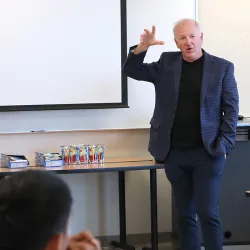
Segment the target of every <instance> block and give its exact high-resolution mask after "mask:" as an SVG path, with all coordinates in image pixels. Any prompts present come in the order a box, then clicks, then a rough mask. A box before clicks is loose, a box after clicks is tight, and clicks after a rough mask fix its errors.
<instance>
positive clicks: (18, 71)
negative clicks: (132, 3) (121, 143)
mask: <svg viewBox="0 0 250 250" xmlns="http://www.w3.org/2000/svg"><path fill="white" fill-rule="evenodd" d="M124 7H125V8H124ZM126 40H127V39H126V1H125V0H108V1H103V0H92V1H89V0H8V1H3V0H2V1H1V8H0V83H1V92H2V95H1V98H0V111H14V110H15V111H21V110H49V109H52V110H53V109H80V108H114V107H117V108H118V107H127V82H126V77H124V76H123V75H122V73H121V65H122V62H123V60H124V58H125V57H126V53H127V44H126Z"/></svg>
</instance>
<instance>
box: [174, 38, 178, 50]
mask: <svg viewBox="0 0 250 250" xmlns="http://www.w3.org/2000/svg"><path fill="white" fill-rule="evenodd" d="M174 41H175V44H176V47H177V48H178V49H179V46H178V43H177V41H176V39H174Z"/></svg>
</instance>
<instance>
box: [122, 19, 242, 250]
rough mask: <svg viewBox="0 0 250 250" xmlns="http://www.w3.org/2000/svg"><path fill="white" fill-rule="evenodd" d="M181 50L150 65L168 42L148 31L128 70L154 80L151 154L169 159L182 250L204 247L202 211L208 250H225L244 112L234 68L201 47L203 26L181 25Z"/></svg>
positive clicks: (178, 36)
mask: <svg viewBox="0 0 250 250" xmlns="http://www.w3.org/2000/svg"><path fill="white" fill-rule="evenodd" d="M173 31H174V40H175V43H176V45H177V47H178V48H179V49H180V52H164V53H162V55H161V57H160V59H159V60H158V61H157V62H153V63H143V60H144V57H145V55H146V51H147V50H148V48H149V47H150V46H153V45H161V44H164V42H163V41H158V40H156V38H155V27H154V26H153V27H152V31H151V32H150V31H149V30H146V29H145V32H144V33H143V34H142V35H141V39H140V43H139V45H137V46H134V47H131V48H130V52H129V55H128V58H127V60H126V62H125V64H124V66H123V72H124V73H125V74H126V75H127V76H129V77H131V78H133V79H136V80H139V81H148V82H152V83H153V84H154V86H155V95H156V103H155V109H154V114H153V117H152V119H151V121H150V124H151V129H150V141H149V152H150V153H151V154H152V156H153V157H154V158H155V160H156V161H158V162H164V164H165V172H166V175H167V178H168V179H169V181H170V183H171V186H172V189H173V194H174V199H175V203H176V207H177V212H178V223H179V228H180V234H181V250H198V249H199V250H200V249H201V246H200V241H199V233H198V227H197V221H196V213H197V214H198V216H199V219H200V222H201V227H202V232H203V238H204V246H205V249H206V250H221V249H222V244H223V234H222V226H221V222H220V218H219V208H218V202H219V192H220V184H221V177H222V172H223V168H224V166H225V160H226V155H227V154H228V153H229V152H230V151H231V150H232V149H233V147H234V143H235V137H236V125H237V119H238V110H239V96H238V90H237V84H236V81H235V78H234V65H233V64H232V63H231V62H229V61H227V60H225V59H222V58H218V57H216V56H213V55H210V54H208V53H207V52H206V51H204V50H203V49H202V42H203V34H202V32H201V31H200V27H199V25H198V23H197V22H195V21H194V20H190V19H183V20H180V21H178V22H177V23H176V25H175V26H174V30H173Z"/></svg>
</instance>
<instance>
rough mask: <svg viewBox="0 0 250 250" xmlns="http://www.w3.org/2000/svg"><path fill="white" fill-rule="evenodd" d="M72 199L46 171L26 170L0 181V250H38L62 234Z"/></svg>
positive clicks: (68, 190) (63, 187) (57, 177)
mask: <svg viewBox="0 0 250 250" xmlns="http://www.w3.org/2000/svg"><path fill="white" fill-rule="evenodd" d="M71 206H72V197H71V192H70V189H69V187H68V185H67V184H66V183H65V182H64V181H63V180H62V179H61V178H60V177H59V176H57V175H55V174H53V173H49V172H48V171H40V170H27V171H20V172H17V173H14V174H13V176H11V177H7V178H6V179H3V180H1V181H0V249H1V250H2V249H8V250H22V249H23V250H42V249H44V248H45V246H46V244H47V242H48V241H49V239H50V238H51V237H53V236H55V235H56V234H58V233H62V232H65V231H66V228H67V222H68V219H69V216H70V212H71Z"/></svg>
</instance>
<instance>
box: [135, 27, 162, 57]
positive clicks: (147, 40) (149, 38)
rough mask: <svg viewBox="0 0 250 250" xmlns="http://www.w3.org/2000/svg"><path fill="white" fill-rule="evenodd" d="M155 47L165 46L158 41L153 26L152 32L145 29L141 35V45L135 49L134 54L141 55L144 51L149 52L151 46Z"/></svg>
mask: <svg viewBox="0 0 250 250" xmlns="http://www.w3.org/2000/svg"><path fill="white" fill-rule="evenodd" d="M153 45H164V42H163V41H160V40H157V39H156V38H155V26H154V25H153V26H152V31H149V30H148V29H144V32H143V33H142V34H141V37H140V44H139V45H138V46H137V48H136V49H135V51H134V53H135V54H139V53H141V52H142V51H145V50H147V49H148V48H149V47H150V46H153Z"/></svg>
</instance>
